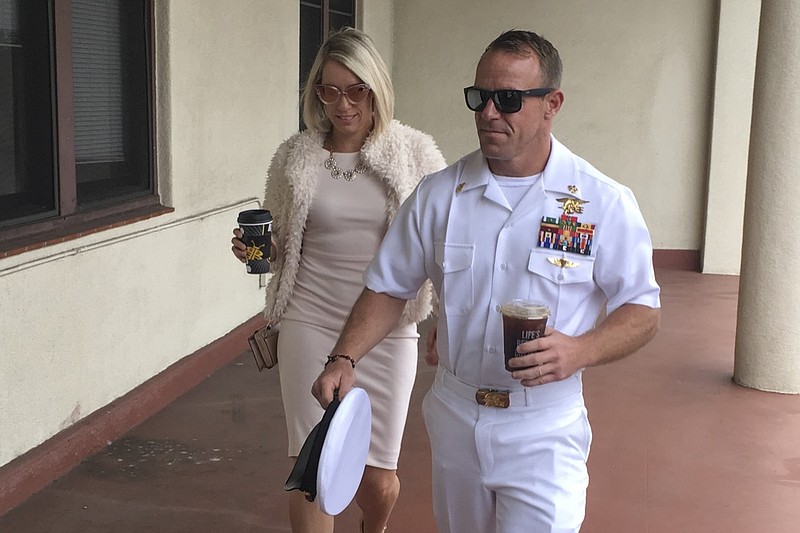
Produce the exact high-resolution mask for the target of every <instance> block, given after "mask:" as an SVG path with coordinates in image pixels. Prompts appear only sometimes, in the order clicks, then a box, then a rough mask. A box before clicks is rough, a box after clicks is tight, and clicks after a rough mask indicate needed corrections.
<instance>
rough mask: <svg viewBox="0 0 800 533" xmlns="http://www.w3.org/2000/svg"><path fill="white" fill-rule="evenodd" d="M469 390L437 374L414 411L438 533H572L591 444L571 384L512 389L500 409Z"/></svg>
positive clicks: (581, 511) (579, 516)
mask: <svg viewBox="0 0 800 533" xmlns="http://www.w3.org/2000/svg"><path fill="white" fill-rule="evenodd" d="M476 391H477V388H476V387H474V386H472V385H469V384H467V383H464V382H463V381H461V380H459V379H458V378H457V377H455V376H454V375H453V374H451V373H450V372H448V371H446V370H444V369H442V368H441V367H439V369H438V370H437V372H436V379H435V381H434V384H433V386H432V387H431V390H430V391H429V392H428V394H427V395H426V396H425V400H424V403H423V414H424V416H425V425H426V427H427V429H428V435H429V437H430V443H431V457H432V471H433V509H434V516H435V518H436V525H437V528H438V529H439V533H567V532H577V531H578V530H579V529H580V527H581V523H582V522H583V518H584V515H585V509H586V489H587V487H588V484H589V475H588V472H587V469H586V460H587V458H588V455H589V446H590V444H591V430H590V428H589V420H588V418H587V414H586V408H585V406H584V402H583V391H582V386H581V378H580V377H579V376H572V377H571V378H568V379H567V380H564V381H561V382H557V383H553V384H547V385H541V386H538V387H525V388H522V387H521V388H520V389H517V390H515V391H514V392H512V393H511V395H510V399H511V406H510V407H508V408H506V409H502V408H497V407H488V406H482V405H478V403H477V402H476V400H475V393H476Z"/></svg>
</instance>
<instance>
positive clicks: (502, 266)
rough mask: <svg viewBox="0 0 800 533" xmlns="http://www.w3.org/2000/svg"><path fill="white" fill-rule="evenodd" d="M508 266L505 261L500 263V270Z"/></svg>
mask: <svg viewBox="0 0 800 533" xmlns="http://www.w3.org/2000/svg"><path fill="white" fill-rule="evenodd" d="M507 268H508V265H507V264H505V263H500V270H505V269H507Z"/></svg>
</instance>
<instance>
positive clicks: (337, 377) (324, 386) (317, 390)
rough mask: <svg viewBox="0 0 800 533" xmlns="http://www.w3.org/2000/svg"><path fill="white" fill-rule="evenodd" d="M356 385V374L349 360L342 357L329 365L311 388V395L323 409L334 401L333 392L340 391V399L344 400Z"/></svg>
mask: <svg viewBox="0 0 800 533" xmlns="http://www.w3.org/2000/svg"><path fill="white" fill-rule="evenodd" d="M355 383H356V372H355V369H354V368H353V365H352V363H351V362H350V361H348V360H347V359H345V358H343V357H340V358H338V359H336V360H335V361H333V362H332V363H329V364H328V365H327V366H326V367H325V368H324V369H323V370H322V372H321V373H320V375H319V377H318V378H317V380H316V381H315V382H314V384H313V385H312V386H311V394H313V395H314V398H316V399H317V401H318V402H319V404H320V405H321V406H322V408H323V409H325V408H326V407H328V404H329V403H331V401H333V392H334V391H336V390H338V391H339V399H340V400H341V399H342V398H344V396H345V394H347V393H348V392H350V389H352V388H353V385H355Z"/></svg>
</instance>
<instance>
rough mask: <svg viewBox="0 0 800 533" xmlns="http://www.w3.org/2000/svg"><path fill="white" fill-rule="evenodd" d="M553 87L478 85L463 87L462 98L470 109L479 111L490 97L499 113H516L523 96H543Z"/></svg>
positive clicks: (520, 105) (520, 107) (520, 106)
mask: <svg viewBox="0 0 800 533" xmlns="http://www.w3.org/2000/svg"><path fill="white" fill-rule="evenodd" d="M554 90H555V89H551V88H549V87H538V88H536V89H528V90H527V91H520V90H519V89H498V90H496V91H490V90H488V89H480V88H478V87H475V86H472V87H464V99H465V100H466V101H467V107H468V108H470V110H471V111H477V112H481V111H483V108H484V107H486V104H487V103H488V102H489V100H490V99H491V100H492V102H494V106H495V107H496V108H497V110H498V111H500V112H501V113H516V112H517V111H519V110H520V109H522V97H523V96H544V95H546V94H550V93H551V92H553V91H554Z"/></svg>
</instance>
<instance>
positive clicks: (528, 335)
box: [500, 298, 550, 372]
mask: <svg viewBox="0 0 800 533" xmlns="http://www.w3.org/2000/svg"><path fill="white" fill-rule="evenodd" d="M500 313H501V314H502V315H503V352H504V354H505V367H506V370H508V371H509V372H511V371H512V370H521V368H522V367H520V368H510V367H509V366H508V362H509V361H510V360H511V359H512V358H514V357H519V356H521V355H525V354H521V353H517V346H519V345H520V344H522V343H524V342H528V341H532V340H534V339H538V338H539V337H542V336H544V330H545V328H546V327H547V319H548V318H550V309H549V308H548V307H547V305H546V304H544V303H542V302H537V301H534V300H524V299H522V298H515V299H513V300H510V301H508V302H506V303H504V304H503V305H501V306H500Z"/></svg>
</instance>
